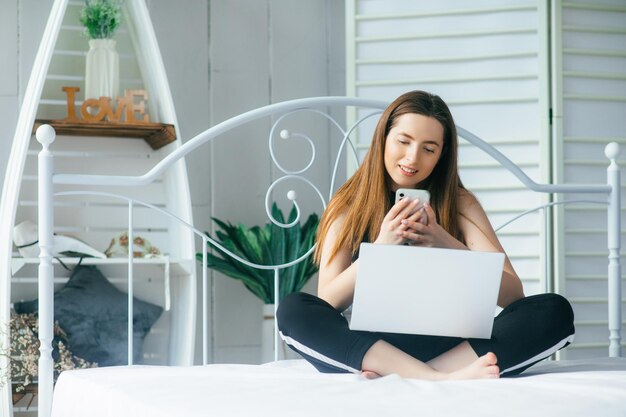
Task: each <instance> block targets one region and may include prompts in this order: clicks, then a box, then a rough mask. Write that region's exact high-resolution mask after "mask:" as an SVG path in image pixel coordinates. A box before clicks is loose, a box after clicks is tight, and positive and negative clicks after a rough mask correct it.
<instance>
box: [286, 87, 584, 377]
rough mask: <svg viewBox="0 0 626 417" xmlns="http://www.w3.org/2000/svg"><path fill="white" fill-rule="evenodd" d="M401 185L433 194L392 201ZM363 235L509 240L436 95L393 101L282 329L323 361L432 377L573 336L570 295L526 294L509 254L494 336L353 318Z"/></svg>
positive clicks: (455, 243)
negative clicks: (367, 323) (473, 180)
mask: <svg viewBox="0 0 626 417" xmlns="http://www.w3.org/2000/svg"><path fill="white" fill-rule="evenodd" d="M398 188H416V189H426V190H428V191H429V192H430V195H431V201H430V204H424V206H423V208H422V209H421V210H418V211H415V209H416V207H417V206H418V204H419V202H417V201H415V200H413V201H411V200H409V199H403V200H400V201H399V202H398V203H395V204H394V203H393V201H394V199H393V197H394V193H395V191H396V190H397V189H398ZM361 242H374V243H380V244H409V245H415V246H429V247H439V248H455V249H464V250H480V251H491V252H495V251H498V252H504V249H503V248H502V246H501V245H500V242H499V241H498V238H497V237H496V234H495V232H494V230H493V228H492V227H491V224H490V223H489V220H488V219H487V216H486V214H485V212H484V210H483V209H482V207H481V205H480V204H479V202H478V200H477V199H476V198H475V197H474V196H473V195H472V194H471V193H470V192H469V191H467V190H466V189H465V188H464V187H463V184H462V183H461V180H460V178H459V175H458V169H457V133H456V128H455V124H454V120H453V119H452V115H451V114H450V110H449V109H448V107H447V106H446V104H445V103H444V102H443V100H441V98H439V97H438V96H435V95H431V94H429V93H426V92H423V91H413V92H409V93H406V94H404V95H402V96H400V97H399V98H397V99H396V100H395V101H394V102H393V103H391V105H390V106H389V107H388V108H387V109H386V110H385V111H384V112H383V114H382V116H381V118H380V120H379V122H378V125H377V127H376V130H375V132H374V136H373V139H372V144H371V147H370V150H369V152H368V153H367V155H366V156H365V160H364V161H363V163H362V164H361V166H360V167H359V169H358V170H357V171H356V173H355V174H354V175H353V176H352V177H351V178H350V179H349V180H348V181H347V182H346V183H345V184H344V185H343V186H342V187H341V188H340V189H339V190H338V191H337V193H336V194H335V196H334V197H333V198H332V200H331V202H330V203H329V205H328V208H327V209H326V212H325V213H324V215H323V217H322V220H321V223H320V227H319V230H318V235H317V245H318V246H317V250H316V253H315V259H316V261H317V262H318V263H319V267H320V269H319V285H318V297H315V296H312V295H309V294H304V293H295V294H291V295H289V296H287V297H285V299H284V300H283V301H282V303H281V304H280V307H279V310H278V316H277V317H278V326H279V329H280V332H281V336H282V337H283V339H284V340H285V341H286V342H287V344H289V346H290V347H291V348H292V349H294V350H295V351H297V352H299V353H300V354H301V355H302V356H303V357H304V358H305V359H307V360H308V361H309V362H311V363H312V364H313V365H314V366H315V367H316V368H317V369H318V370H320V371H321V372H361V373H362V374H363V375H364V376H365V377H367V378H374V377H377V376H382V375H387V374H391V373H396V374H399V375H401V376H404V377H410V378H419V379H430V380H440V379H469V378H498V377H499V376H501V375H502V376H508V375H515V374H518V373H520V372H522V371H523V370H524V369H526V368H528V367H529V366H531V365H533V364H534V363H536V362H538V361H540V360H542V359H544V358H546V357H548V356H550V355H551V354H552V353H554V352H556V351H557V350H559V349H561V348H563V347H565V346H567V344H569V342H570V341H571V340H572V338H573V335H574V325H573V319H574V314H573V312H572V308H571V306H570V304H569V303H568V302H567V300H565V299H564V298H563V297H561V296H559V295H556V294H540V295H536V296H532V297H526V298H525V297H524V293H523V289H522V284H521V282H520V279H519V277H518V276H517V274H516V273H515V271H514V270H513V267H512V265H511V262H510V261H509V259H508V258H506V259H505V263H504V268H503V271H502V281H501V285H500V292H499V294H498V305H499V306H500V307H502V308H503V309H504V310H503V311H502V312H501V313H500V314H499V315H498V316H497V317H496V318H495V320H494V325H493V333H492V337H491V339H467V340H465V339H461V338H454V337H440V336H425V335H406V334H393V333H374V332H363V331H353V330H350V329H349V327H348V323H347V321H346V319H345V318H344V317H343V316H342V315H341V312H342V311H344V310H345V309H346V308H348V307H349V306H350V305H351V303H352V298H353V296H354V287H355V278H356V272H357V269H358V267H359V261H358V248H359V244H360V243H361ZM433 278H435V277H433ZM381 279H384V277H381ZM477 285H479V284H478V283H477Z"/></svg>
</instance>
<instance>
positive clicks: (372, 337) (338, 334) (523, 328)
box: [276, 293, 574, 376]
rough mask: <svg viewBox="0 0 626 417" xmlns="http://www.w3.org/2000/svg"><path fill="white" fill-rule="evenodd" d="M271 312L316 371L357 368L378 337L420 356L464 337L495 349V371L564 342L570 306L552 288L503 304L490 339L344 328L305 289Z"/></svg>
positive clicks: (570, 327) (521, 366)
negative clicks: (504, 306)
mask: <svg viewBox="0 0 626 417" xmlns="http://www.w3.org/2000/svg"><path fill="white" fill-rule="evenodd" d="M276 317H277V319H278V328H279V330H280V333H281V336H282V338H283V340H285V342H286V343H287V344H288V345H289V347H290V348H291V349H293V350H295V351H296V352H298V353H300V354H301V355H302V356H303V357H304V358H305V359H306V360H308V361H309V362H311V363H312V364H313V365H314V366H315V367H316V368H317V369H318V370H319V371H320V372H329V373H337V372H359V371H360V370H361V363H362V362H363V357H364V356H365V353H366V352H367V351H368V349H369V348H370V347H371V346H372V345H373V344H374V343H375V342H377V341H378V340H384V341H386V342H388V343H390V344H392V345H393V346H395V347H397V348H398V349H400V350H402V351H404V352H406V353H408V354H409V355H411V356H413V357H414V358H417V359H419V360H420V361H422V362H428V361H430V360H431V359H433V358H435V357H437V356H439V355H440V354H442V353H444V352H446V351H448V350H450V349H452V348H453V347H455V346H456V345H458V344H459V343H461V342H463V341H464V340H467V341H468V342H469V344H470V346H471V347H472V348H473V349H474V351H475V352H476V354H477V355H478V356H482V355H484V354H486V353H487V352H493V353H495V354H496V356H497V358H498V366H499V367H500V375H501V376H511V375H517V374H519V373H520V372H522V371H524V370H525V369H527V368H528V367H530V366H531V365H533V364H535V363H537V362H539V361H540V360H542V359H545V358H547V357H548V356H550V355H551V354H553V353H554V352H556V351H557V350H559V349H562V348H563V347H565V346H567V345H568V344H569V343H570V342H571V341H572V340H573V336H574V312H573V311H572V307H571V305H570V304H569V302H568V301H567V300H566V299H565V298H563V297H562V296H560V295H558V294H539V295H534V296H530V297H526V298H522V299H520V300H517V301H515V302H513V303H511V304H510V305H508V306H507V307H506V308H505V309H504V310H502V311H501V312H500V314H498V316H497V317H495V319H494V323H493V332H492V335H491V339H462V338H457V337H443V336H423V335H407V334H397V333H376V332H365V331H357V330H350V328H349V327H348V322H347V320H346V319H345V317H343V315H341V313H340V312H339V311H337V310H336V309H335V308H333V306H331V305H330V304H328V303H327V302H326V301H324V300H322V299H320V298H318V297H316V296H314V295H311V294H306V293H293V294H290V295H288V296H286V297H285V298H284V299H283V301H282V302H281V303H280V305H279V307H278V313H277V316H276Z"/></svg>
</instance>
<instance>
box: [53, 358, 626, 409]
mask: <svg viewBox="0 0 626 417" xmlns="http://www.w3.org/2000/svg"><path fill="white" fill-rule="evenodd" d="M52 415H53V417H84V416H90V417H126V416H129V417H130V416H133V417H161V416H162V417H173V416H185V417H194V416H212V417H213V416H242V417H243V416H245V417H250V416H254V417H258V416H290V417H291V416H315V417H322V416H342V417H343V416H359V417H363V416H377V417H380V416H394V417H395V416H402V415H415V416H438V417H446V416H459V415H463V416H466V417H467V416H481V417H483V416H494V417H502V416H507V417H515V416H568V417H578V416H581V417H582V416H584V417H588V416H603V417H611V416H616V417H617V416H620V417H624V416H626V358H613V359H610V358H603V359H596V360H586V361H561V362H545V363H544V364H540V365H537V366H535V367H534V368H532V369H531V370H529V371H527V372H526V373H524V374H522V375H521V376H519V377H516V378H504V379H500V380H471V381H444V382H429V381H418V380H409V379H403V378H400V377H399V376H397V375H391V376H387V377H384V378H380V379H376V380H367V379H365V378H363V377H361V376H360V375H354V374H321V373H318V372H317V371H316V370H315V369H314V368H312V367H311V366H310V365H309V364H307V363H306V362H305V361H303V360H292V361H282V362H277V363H273V364H266V365H260V366H259V365H208V366H196V367H154V366H133V367H111V368H99V369H88V370H80V371H68V372H64V373H63V374H62V375H61V377H60V378H59V381H58V383H57V386H56V390H55V393H54V401H53V412H52Z"/></svg>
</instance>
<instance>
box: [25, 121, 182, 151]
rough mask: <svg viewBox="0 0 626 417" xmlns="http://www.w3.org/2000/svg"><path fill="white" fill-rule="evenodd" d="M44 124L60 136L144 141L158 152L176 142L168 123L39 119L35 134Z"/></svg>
mask: <svg viewBox="0 0 626 417" xmlns="http://www.w3.org/2000/svg"><path fill="white" fill-rule="evenodd" d="M42 124H49V125H50V126H52V127H53V128H54V130H55V131H56V133H57V134H59V135H72V136H106V137H124V138H135V139H144V140H145V141H146V142H148V144H150V146H151V147H152V149H154V150H157V149H159V148H162V147H163V146H165V145H167V144H168V143H171V142H174V141H175V140H176V130H175V129H174V125H171V124H166V123H119V122H93V123H91V122H90V123H84V122H83V123H80V122H78V123H77V122H66V121H64V120H46V119H37V120H35V124H34V126H33V133H35V131H36V130H37V128H38V127H39V126H41V125H42Z"/></svg>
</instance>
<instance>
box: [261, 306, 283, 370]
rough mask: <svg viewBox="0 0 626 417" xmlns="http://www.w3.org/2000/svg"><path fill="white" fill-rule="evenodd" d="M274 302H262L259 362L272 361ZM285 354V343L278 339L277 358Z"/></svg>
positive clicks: (281, 357)
mask: <svg viewBox="0 0 626 417" xmlns="http://www.w3.org/2000/svg"><path fill="white" fill-rule="evenodd" d="M275 321H276V319H275V317H274V304H263V324H262V328H261V362H262V363H267V362H273V361H274V322H275ZM286 356H287V349H286V346H285V343H284V342H283V341H282V339H281V341H280V343H279V350H278V359H284V358H285V357H286Z"/></svg>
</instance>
